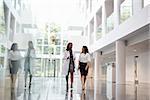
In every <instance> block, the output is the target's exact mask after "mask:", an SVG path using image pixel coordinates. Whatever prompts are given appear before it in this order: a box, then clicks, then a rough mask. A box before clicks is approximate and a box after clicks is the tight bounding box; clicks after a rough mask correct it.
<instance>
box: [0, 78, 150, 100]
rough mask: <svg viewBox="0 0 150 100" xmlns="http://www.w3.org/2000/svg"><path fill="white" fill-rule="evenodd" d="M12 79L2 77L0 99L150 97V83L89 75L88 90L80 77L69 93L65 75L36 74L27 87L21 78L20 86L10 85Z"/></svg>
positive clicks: (130, 99)
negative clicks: (122, 82)
mask: <svg viewBox="0 0 150 100" xmlns="http://www.w3.org/2000/svg"><path fill="white" fill-rule="evenodd" d="M10 84H11V83H10V79H9V77H8V78H5V82H3V81H2V80H0V100H150V85H149V84H143V85H142V84H141V85H137V86H136V85H129V84H128V85H115V84H114V83H113V84H112V83H106V82H105V81H100V80H96V81H95V82H94V80H93V79H92V78H89V79H88V81H87V85H86V87H87V88H86V90H85V91H82V90H81V83H80V80H79V77H76V78H75V82H74V86H73V88H72V89H69V91H68V92H66V87H65V86H66V85H65V79H64V78H48V77H47V78H45V77H34V78H33V82H32V87H31V89H30V90H29V89H28V88H27V89H24V81H23V78H21V77H19V78H18V82H17V84H16V88H14V89H12V88H11V87H10Z"/></svg>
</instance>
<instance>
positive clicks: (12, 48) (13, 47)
mask: <svg viewBox="0 0 150 100" xmlns="http://www.w3.org/2000/svg"><path fill="white" fill-rule="evenodd" d="M15 46H17V43H13V44H12V45H11V48H10V50H13V51H15Z"/></svg>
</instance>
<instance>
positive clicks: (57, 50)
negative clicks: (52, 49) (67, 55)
mask: <svg viewBox="0 0 150 100" xmlns="http://www.w3.org/2000/svg"><path fill="white" fill-rule="evenodd" d="M56 55H60V47H56Z"/></svg>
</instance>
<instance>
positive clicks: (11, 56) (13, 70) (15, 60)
mask: <svg viewBox="0 0 150 100" xmlns="http://www.w3.org/2000/svg"><path fill="white" fill-rule="evenodd" d="M21 58H22V57H21V54H20V52H19V50H18V45H17V43H13V44H12V46H11V49H10V51H9V52H8V60H9V68H10V74H11V81H12V88H14V86H15V83H16V78H17V73H18V69H19V67H21V64H20V60H21Z"/></svg>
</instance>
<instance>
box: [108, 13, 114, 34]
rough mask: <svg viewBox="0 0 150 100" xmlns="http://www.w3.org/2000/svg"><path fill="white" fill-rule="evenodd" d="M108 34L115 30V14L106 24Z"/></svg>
mask: <svg viewBox="0 0 150 100" xmlns="http://www.w3.org/2000/svg"><path fill="white" fill-rule="evenodd" d="M106 25H107V27H106V33H108V32H110V31H111V30H113V29H114V13H112V14H111V15H110V16H109V17H108V18H107V22H106Z"/></svg>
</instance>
